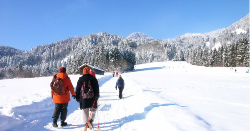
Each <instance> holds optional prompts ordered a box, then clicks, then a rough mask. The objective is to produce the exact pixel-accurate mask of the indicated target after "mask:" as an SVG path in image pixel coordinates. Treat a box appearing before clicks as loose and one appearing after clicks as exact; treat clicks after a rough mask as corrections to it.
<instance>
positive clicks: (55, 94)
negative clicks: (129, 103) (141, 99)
mask: <svg viewBox="0 0 250 131" xmlns="http://www.w3.org/2000/svg"><path fill="white" fill-rule="evenodd" d="M50 87H51V96H52V100H53V102H54V103H55V108H54V112H53V115H52V118H53V123H52V126H53V127H58V125H57V120H58V119H59V116H60V119H61V126H62V127H63V126H66V125H67V122H65V120H66V116H67V111H68V110H67V107H68V102H69V101H70V93H71V95H72V97H73V98H74V99H76V101H77V102H78V103H79V105H80V109H81V110H83V123H84V124H85V129H86V130H87V128H90V129H93V121H94V118H95V114H96V111H97V109H98V99H99V97H100V95H99V84H98V80H97V79H96V77H95V73H94V72H93V71H92V70H91V69H90V68H89V67H85V68H84V69H83V75H82V76H81V77H80V78H79V80H78V82H77V86H76V90H74V87H73V85H72V83H71V80H70V78H69V77H68V75H67V73H66V68H65V67H61V68H60V69H59V73H57V74H56V75H54V76H53V79H52V82H51V83H50ZM117 87H118V89H119V98H120V99H122V91H123V89H124V80H123V78H122V77H121V75H119V78H118V80H117V82H116V86H115V89H116V90H117ZM69 92H70V93H69ZM89 111H91V113H90V112H89ZM89 114H91V115H90V116H89ZM89 118H90V119H89Z"/></svg>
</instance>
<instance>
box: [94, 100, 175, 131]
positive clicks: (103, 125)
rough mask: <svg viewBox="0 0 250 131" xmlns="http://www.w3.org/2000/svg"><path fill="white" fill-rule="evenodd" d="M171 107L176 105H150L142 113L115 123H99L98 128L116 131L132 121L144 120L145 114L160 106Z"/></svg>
mask: <svg viewBox="0 0 250 131" xmlns="http://www.w3.org/2000/svg"><path fill="white" fill-rule="evenodd" d="M171 105H176V104H158V103H151V104H150V105H149V106H147V107H145V108H144V112H142V113H135V114H133V115H130V116H126V117H123V118H121V119H117V120H115V121H111V122H105V123H100V128H101V130H102V131H110V130H115V129H118V128H120V127H122V126H123V125H124V124H126V123H129V122H133V121H136V120H143V119H145V118H146V116H147V114H148V113H149V112H150V111H151V110H152V109H154V108H157V107H161V106H171ZM96 126H97V124H95V127H96ZM103 128H104V129H103ZM107 128H108V129H107Z"/></svg>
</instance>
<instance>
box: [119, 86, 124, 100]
mask: <svg viewBox="0 0 250 131" xmlns="http://www.w3.org/2000/svg"><path fill="white" fill-rule="evenodd" d="M122 90H123V89H122V88H119V98H120V99H122Z"/></svg>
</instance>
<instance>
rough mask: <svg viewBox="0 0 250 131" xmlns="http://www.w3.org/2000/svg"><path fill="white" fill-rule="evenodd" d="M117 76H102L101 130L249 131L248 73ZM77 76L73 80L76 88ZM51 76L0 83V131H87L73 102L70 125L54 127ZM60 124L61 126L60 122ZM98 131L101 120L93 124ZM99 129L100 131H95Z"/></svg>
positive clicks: (179, 69)
mask: <svg viewBox="0 0 250 131" xmlns="http://www.w3.org/2000/svg"><path fill="white" fill-rule="evenodd" d="M135 68H136V70H135V71H133V72H127V73H124V74H122V77H123V78H124V80H125V89H124V91H123V99H121V100H120V99H118V90H115V83H116V80H117V79H118V78H117V77H114V78H113V77H112V76H111V74H110V73H106V74H105V75H104V76H102V75H98V76H97V77H98V79H99V85H100V96H101V97H100V99H99V111H98V114H99V115H98V118H99V123H100V128H101V131H118V130H119V131H120V130H124V131H125V130H127V131H142V130H151V131H156V130H162V131H165V130H168V131H249V129H250V127H249V124H250V123H249V122H250V118H249V108H250V105H249V85H250V83H249V80H250V79H249V78H250V75H249V73H246V71H247V69H248V68H236V69H237V72H235V70H234V69H235V68H234V69H231V68H220V67H216V68H207V67H198V66H192V65H189V64H187V63H186V62H159V63H150V64H142V65H136V67H135ZM78 78H79V75H70V79H71V81H72V83H73V85H74V86H76V83H77V80H78ZM50 81H51V77H41V78H26V79H9V80H0V89H1V92H0V99H1V101H0V130H18V131H20V130H32V131H33V130H36V131H40V130H41V131H43V130H72V131H73V130H83V126H84V123H83V122H82V111H81V110H79V105H78V103H77V102H76V101H75V100H74V99H71V101H70V102H69V106H68V116H67V120H66V122H67V123H68V126H66V127H63V128H58V129H56V128H53V127H52V126H51V122H52V118H51V116H52V113H53V110H54V103H53V102H52V100H51V96H50V87H49V83H50ZM58 124H59V121H58ZM94 126H95V127H97V116H96V119H95V121H94ZM95 130H96V128H95Z"/></svg>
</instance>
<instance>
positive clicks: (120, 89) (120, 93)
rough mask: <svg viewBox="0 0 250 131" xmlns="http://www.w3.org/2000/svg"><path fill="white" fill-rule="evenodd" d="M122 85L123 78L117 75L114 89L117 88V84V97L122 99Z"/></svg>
mask: <svg viewBox="0 0 250 131" xmlns="http://www.w3.org/2000/svg"><path fill="white" fill-rule="evenodd" d="M124 85H125V83H124V80H123V78H122V76H121V75H119V78H118V80H117V82H116V86H115V89H116V90H117V86H118V89H119V98H120V99H122V91H123V89H124Z"/></svg>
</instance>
